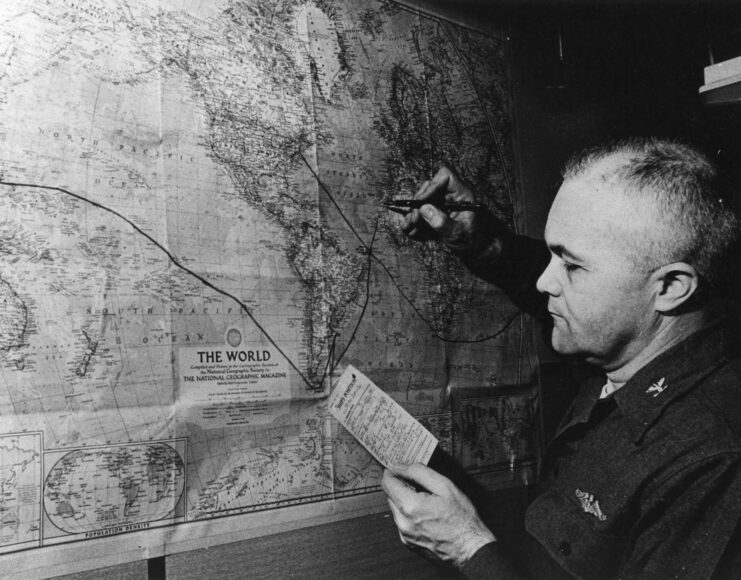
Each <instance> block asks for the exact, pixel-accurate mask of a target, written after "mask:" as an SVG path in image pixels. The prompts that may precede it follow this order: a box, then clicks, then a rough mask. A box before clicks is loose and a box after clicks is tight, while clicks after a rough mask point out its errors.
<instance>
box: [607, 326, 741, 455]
mask: <svg viewBox="0 0 741 580" xmlns="http://www.w3.org/2000/svg"><path fill="white" fill-rule="evenodd" d="M735 338H736V337H735V332H734V331H733V327H732V324H731V323H730V321H729V320H728V319H727V318H721V319H717V320H715V321H714V322H711V323H710V324H708V325H707V326H705V327H704V328H702V329H701V330H699V331H697V332H695V333H693V334H691V335H690V336H688V337H687V338H686V339H684V340H683V341H682V342H680V343H679V344H677V345H676V346H674V347H672V348H671V349H669V350H668V351H666V352H664V353H662V354H660V355H659V356H657V357H656V358H655V359H653V360H652V361H651V362H649V363H648V364H647V365H646V366H644V367H643V368H642V369H641V370H639V371H638V372H637V373H636V374H635V375H634V376H633V377H632V378H631V379H630V380H629V381H628V382H627V383H625V385H624V386H623V387H622V388H620V389H618V390H617V391H616V392H615V394H614V397H615V400H616V402H617V404H618V406H619V407H620V409H621V410H622V411H623V413H624V414H625V416H626V417H627V418H629V419H631V423H630V425H631V427H630V428H631V430H632V431H633V433H632V436H633V439H634V440H635V441H636V443H638V442H640V440H641V439H642V438H643V436H644V435H645V433H646V431H647V430H648V429H649V428H650V427H651V425H653V424H654V422H655V421H656V420H657V419H658V417H659V415H660V414H661V413H662V411H663V410H664V408H665V407H666V406H667V405H668V404H669V403H671V402H672V401H674V400H676V399H677V398H678V397H680V396H681V395H683V394H684V393H686V392H687V391H689V390H691V389H692V388H693V387H694V386H695V385H696V384H697V383H698V382H699V381H700V380H701V379H702V378H704V377H705V376H707V375H709V374H711V373H712V372H713V371H714V370H715V369H717V368H718V367H719V366H721V365H722V364H724V363H726V362H728V361H729V360H731V359H732V358H734V357H737V356H738V354H737V353H734V350H735V349H734V348H733V345H734V344H735V342H736V340H735Z"/></svg>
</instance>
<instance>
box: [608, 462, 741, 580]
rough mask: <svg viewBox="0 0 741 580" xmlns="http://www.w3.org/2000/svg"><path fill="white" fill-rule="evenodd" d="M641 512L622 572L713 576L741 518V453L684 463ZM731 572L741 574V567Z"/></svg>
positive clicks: (635, 575)
mask: <svg viewBox="0 0 741 580" xmlns="http://www.w3.org/2000/svg"><path fill="white" fill-rule="evenodd" d="M642 512H643V513H642V516H641V518H640V520H639V521H638V523H637V525H636V527H635V532H634V537H635V540H634V543H633V548H632V550H631V551H630V555H629V557H628V561H627V562H626V565H625V566H624V567H623V574H621V577H623V578H655V579H664V578H685V579H687V580H694V579H696V578H711V577H713V574H714V571H715V570H716V569H717V568H718V567H719V565H720V563H721V562H722V561H724V560H725V561H727V553H728V549H729V546H730V543H731V542H732V541H734V538H736V535H735V532H736V530H737V526H738V523H739V519H740V518H741V458H739V457H738V455H737V454H732V455H731V454H729V455H717V456H715V457H711V458H706V459H703V460H702V461H700V462H697V463H695V464H693V465H691V466H689V467H687V468H685V469H683V470H682V471H681V472H680V473H677V474H674V475H673V476H671V477H670V478H669V479H668V480H667V481H665V482H661V483H660V484H659V485H657V486H656V487H655V488H654V489H653V490H652V491H651V492H650V499H649V502H648V507H647V508H644V509H643V510H642ZM736 561H737V562H738V559H736ZM727 573H728V574H730V575H728V576H727V577H728V578H741V570H734V571H728V572H727Z"/></svg>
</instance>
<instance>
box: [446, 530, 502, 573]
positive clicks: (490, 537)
mask: <svg viewBox="0 0 741 580" xmlns="http://www.w3.org/2000/svg"><path fill="white" fill-rule="evenodd" d="M462 539H463V544H462V546H461V550H460V552H459V554H458V556H457V557H456V558H455V561H454V564H455V566H456V567H457V568H459V569H460V568H462V567H463V566H464V565H465V564H466V562H468V561H469V560H470V559H471V558H473V556H474V554H476V552H478V551H479V550H480V549H481V548H483V547H484V546H486V545H487V544H490V543H492V542H496V541H497V538H496V536H494V534H492V533H491V532H490V531H489V530H488V529H486V528H484V529H481V530H476V531H473V530H472V531H471V532H469V533H468V534H466V535H465V536H464V537H463V538H462Z"/></svg>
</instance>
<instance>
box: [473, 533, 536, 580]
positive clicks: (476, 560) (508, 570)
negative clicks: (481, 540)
mask: <svg viewBox="0 0 741 580" xmlns="http://www.w3.org/2000/svg"><path fill="white" fill-rule="evenodd" d="M461 572H462V573H463V576H464V577H466V578H468V579H469V580H520V579H524V578H527V575H523V574H522V573H520V572H519V571H518V570H516V569H515V566H514V562H513V560H512V556H511V554H507V553H506V552H505V549H504V548H503V547H502V545H501V543H500V542H491V543H489V544H486V545H485V546H483V547H481V548H479V550H478V552H476V553H475V554H474V555H473V557H472V558H471V559H470V560H469V561H468V562H466V564H465V565H464V566H463V568H462V569H461Z"/></svg>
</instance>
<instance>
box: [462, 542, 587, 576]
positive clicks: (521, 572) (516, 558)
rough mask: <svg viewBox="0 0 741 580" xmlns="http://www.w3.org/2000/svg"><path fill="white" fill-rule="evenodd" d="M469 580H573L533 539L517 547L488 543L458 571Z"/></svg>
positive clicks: (500, 543)
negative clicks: (530, 579)
mask: <svg viewBox="0 0 741 580" xmlns="http://www.w3.org/2000/svg"><path fill="white" fill-rule="evenodd" d="M461 572H462V573H463V576H464V577H465V578H467V579H468V580H526V579H529V578H532V579H534V580H536V579H537V580H546V579H547V580H573V579H574V576H572V575H571V574H569V573H568V572H566V571H565V570H564V569H563V568H561V566H560V565H559V564H558V562H556V561H555V560H554V559H553V558H551V557H550V555H549V554H548V552H546V550H545V549H544V548H543V546H541V545H540V544H539V543H538V542H537V541H536V540H535V539H534V538H532V537H531V536H529V535H527V534H526V535H525V536H524V537H521V538H520V539H519V540H518V542H517V544H516V545H514V544H512V543H506V542H501V541H500V542H491V543H490V544H486V545H485V546H483V547H482V548H481V549H479V551H478V552H476V553H475V554H474V556H473V558H471V559H470V560H469V561H468V562H467V563H466V565H465V566H464V567H463V568H462V569H461Z"/></svg>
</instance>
